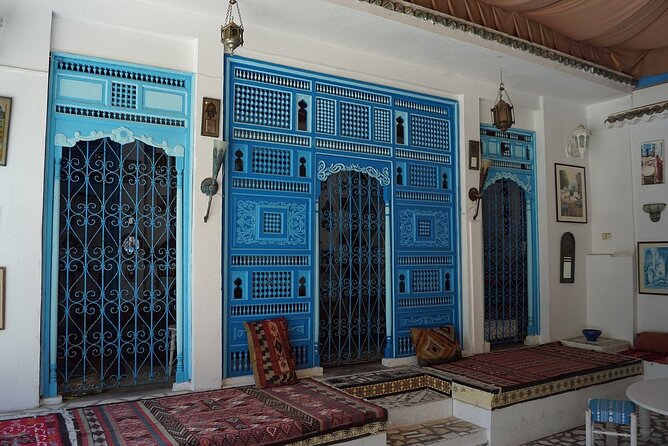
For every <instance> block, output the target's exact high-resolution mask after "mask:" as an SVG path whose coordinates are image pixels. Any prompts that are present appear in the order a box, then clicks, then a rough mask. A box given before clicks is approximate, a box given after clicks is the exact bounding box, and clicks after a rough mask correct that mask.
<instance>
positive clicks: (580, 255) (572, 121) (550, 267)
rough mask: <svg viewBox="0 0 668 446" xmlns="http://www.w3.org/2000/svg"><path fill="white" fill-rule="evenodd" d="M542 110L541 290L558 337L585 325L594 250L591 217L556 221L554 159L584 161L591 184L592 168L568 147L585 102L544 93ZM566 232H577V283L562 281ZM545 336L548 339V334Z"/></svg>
mask: <svg viewBox="0 0 668 446" xmlns="http://www.w3.org/2000/svg"><path fill="white" fill-rule="evenodd" d="M541 112H542V117H541V119H540V121H541V122H542V125H543V131H544V138H545V139H544V141H542V144H540V145H539V146H538V150H539V151H541V154H542V155H543V156H544V157H545V158H544V161H545V162H544V163H540V165H541V167H542V168H544V169H545V170H544V172H543V173H542V174H543V175H544V176H543V181H541V182H540V184H539V186H538V187H539V200H540V196H543V197H544V198H543V200H542V201H541V202H542V203H546V206H544V207H543V209H544V210H546V211H547V215H546V216H544V218H545V219H543V220H541V222H540V227H539V231H541V232H542V233H544V234H542V235H543V236H545V235H546V236H547V240H544V239H543V238H542V237H541V241H543V242H544V244H542V245H541V246H540V249H541V259H540V260H541V278H540V279H541V285H542V286H543V288H542V291H544V292H547V293H548V296H543V298H544V300H546V301H547V302H546V303H547V307H548V312H549V318H548V320H549V330H550V331H549V335H550V339H553V340H558V339H563V338H566V337H570V336H575V335H577V334H579V333H580V330H582V328H584V326H585V323H586V310H587V299H586V291H587V286H586V281H587V276H586V262H585V255H586V254H587V253H589V252H590V249H591V248H590V246H591V242H590V228H589V226H590V225H589V223H587V224H581V223H580V224H578V223H564V222H557V211H556V207H557V204H556V194H555V181H554V180H555V178H554V177H555V173H554V164H555V163H560V164H570V165H576V166H583V167H585V181H586V185H587V187H588V186H589V182H590V178H589V177H590V171H589V170H588V166H587V163H586V159H585V160H573V159H570V158H568V157H567V156H566V152H565V150H564V148H565V146H566V143H567V142H568V138H569V136H570V135H571V134H572V133H573V131H574V130H575V128H576V127H577V125H578V124H579V123H585V122H586V117H587V116H586V109H585V108H584V107H582V106H578V105H576V104H572V103H568V102H565V101H561V100H559V99H554V98H544V99H543V103H542V110H541ZM539 160H540V158H539ZM541 187H542V188H543V189H542V190H541ZM587 190H588V189H587ZM541 192H542V193H541ZM587 218H588V221H589V218H591V210H590V209H588V210H587ZM564 232H571V233H572V234H573V236H574V237H575V282H574V283H560V281H559V274H560V272H559V252H560V244H561V236H562V235H563V233H564ZM545 263H547V268H545ZM546 284H549V289H548V290H545V289H544V286H545V285H546ZM544 310H545V309H544ZM543 315H545V313H543ZM541 340H544V337H542V338H541Z"/></svg>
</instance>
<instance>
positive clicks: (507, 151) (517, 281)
mask: <svg viewBox="0 0 668 446" xmlns="http://www.w3.org/2000/svg"><path fill="white" fill-rule="evenodd" d="M480 140H481V143H482V153H483V156H484V157H485V158H487V159H490V160H492V166H491V167H490V170H489V174H488V177H487V180H486V181H485V185H484V197H485V198H484V200H483V249H484V259H483V264H484V275H485V282H484V295H485V309H484V315H485V323H484V324H485V325H484V327H485V341H487V342H489V343H491V344H500V343H522V342H524V339H525V338H526V337H527V336H531V335H537V334H539V333H540V312H539V303H540V296H539V285H538V284H539V276H538V217H537V212H536V209H537V206H536V193H535V190H536V187H535V176H534V172H535V133H534V132H529V131H525V130H518V129H511V130H508V131H506V132H501V131H499V130H498V129H496V128H494V127H492V126H487V125H483V126H481V127H480Z"/></svg>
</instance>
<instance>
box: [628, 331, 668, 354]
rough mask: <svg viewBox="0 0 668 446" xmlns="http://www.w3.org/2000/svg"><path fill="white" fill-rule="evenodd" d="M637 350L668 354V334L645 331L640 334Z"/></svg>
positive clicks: (637, 340)
mask: <svg viewBox="0 0 668 446" xmlns="http://www.w3.org/2000/svg"><path fill="white" fill-rule="evenodd" d="M635 349H636V350H642V351H646V352H654V353H664V354H668V333H661V332H658V331H644V332H642V333H638V338H637V339H636V346H635Z"/></svg>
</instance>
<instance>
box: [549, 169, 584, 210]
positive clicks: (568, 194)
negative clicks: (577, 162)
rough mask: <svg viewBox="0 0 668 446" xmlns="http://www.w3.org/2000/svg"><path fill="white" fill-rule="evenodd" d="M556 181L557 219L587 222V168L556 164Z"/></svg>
mask: <svg viewBox="0 0 668 446" xmlns="http://www.w3.org/2000/svg"><path fill="white" fill-rule="evenodd" d="M554 182H555V183H556V186H555V189H556V194H557V221H563V222H569V223H587V191H586V186H585V184H586V181H585V168H584V167H579V166H569V165H567V164H555V165H554Z"/></svg>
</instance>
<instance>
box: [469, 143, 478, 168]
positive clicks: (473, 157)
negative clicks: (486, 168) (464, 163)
mask: <svg viewBox="0 0 668 446" xmlns="http://www.w3.org/2000/svg"><path fill="white" fill-rule="evenodd" d="M469 169H470V170H479V169H480V141H473V140H469Z"/></svg>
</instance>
